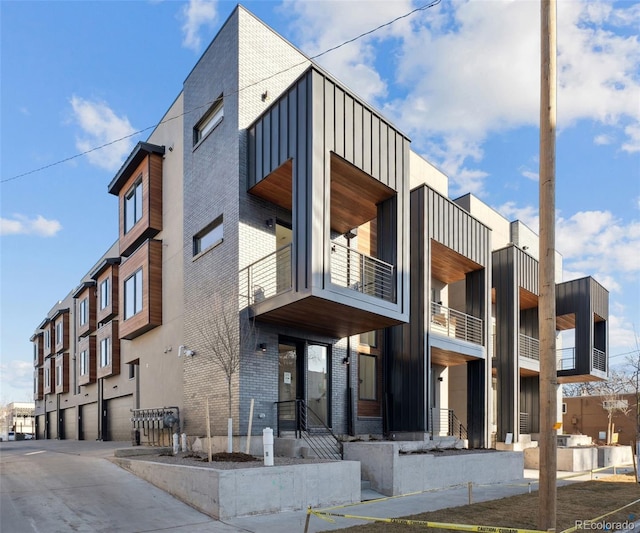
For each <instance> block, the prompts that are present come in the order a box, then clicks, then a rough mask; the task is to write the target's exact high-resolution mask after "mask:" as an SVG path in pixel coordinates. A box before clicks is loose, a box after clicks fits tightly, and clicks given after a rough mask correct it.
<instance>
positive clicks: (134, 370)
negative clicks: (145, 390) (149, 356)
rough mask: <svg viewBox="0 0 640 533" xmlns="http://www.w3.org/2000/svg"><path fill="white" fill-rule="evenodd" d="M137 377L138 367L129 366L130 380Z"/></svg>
mask: <svg viewBox="0 0 640 533" xmlns="http://www.w3.org/2000/svg"><path fill="white" fill-rule="evenodd" d="M135 377H136V365H129V379H134V378H135Z"/></svg>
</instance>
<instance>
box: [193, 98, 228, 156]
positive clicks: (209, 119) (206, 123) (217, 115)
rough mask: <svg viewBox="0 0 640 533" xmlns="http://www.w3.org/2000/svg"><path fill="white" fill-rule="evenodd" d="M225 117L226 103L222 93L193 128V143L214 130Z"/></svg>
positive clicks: (196, 142)
mask: <svg viewBox="0 0 640 533" xmlns="http://www.w3.org/2000/svg"><path fill="white" fill-rule="evenodd" d="M223 117H224V103H223V100H222V95H220V96H219V97H218V99H217V100H216V101H215V102H214V103H213V105H212V106H211V108H210V109H209V111H207V112H206V113H205V115H204V116H203V117H202V118H201V119H200V121H199V122H198V123H197V124H196V125H195V127H194V128H193V145H194V146H195V145H196V144H198V143H199V142H200V141H201V140H202V139H204V138H205V137H206V136H207V135H208V133H209V132H210V131H212V130H213V129H214V128H215V127H216V126H217V125H218V124H220V122H221V121H222V119H223Z"/></svg>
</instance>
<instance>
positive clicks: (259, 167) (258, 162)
mask: <svg viewBox="0 0 640 533" xmlns="http://www.w3.org/2000/svg"><path fill="white" fill-rule="evenodd" d="M262 125H263V124H262V121H260V122H258V123H257V124H256V153H255V168H256V183H258V182H259V181H260V180H261V179H262V178H263V177H264V166H263V162H262V148H263V143H264V140H263V135H262Z"/></svg>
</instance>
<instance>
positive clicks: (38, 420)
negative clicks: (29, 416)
mask: <svg viewBox="0 0 640 533" xmlns="http://www.w3.org/2000/svg"><path fill="white" fill-rule="evenodd" d="M45 423H46V422H45V416H44V415H38V416H37V417H36V424H37V426H38V434H37V435H36V438H37V439H44V426H45Z"/></svg>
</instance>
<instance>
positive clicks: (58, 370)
mask: <svg viewBox="0 0 640 533" xmlns="http://www.w3.org/2000/svg"><path fill="white" fill-rule="evenodd" d="M56 387H62V366H56Z"/></svg>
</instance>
